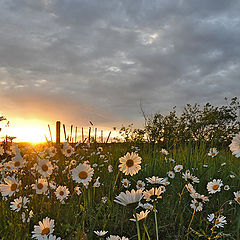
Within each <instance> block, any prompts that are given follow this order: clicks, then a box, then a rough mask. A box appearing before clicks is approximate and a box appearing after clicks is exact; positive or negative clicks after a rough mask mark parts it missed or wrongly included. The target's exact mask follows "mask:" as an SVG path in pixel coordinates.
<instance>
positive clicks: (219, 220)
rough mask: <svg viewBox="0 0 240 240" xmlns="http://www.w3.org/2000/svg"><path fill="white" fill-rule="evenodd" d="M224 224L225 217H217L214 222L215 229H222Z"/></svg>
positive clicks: (225, 221) (225, 222)
mask: <svg viewBox="0 0 240 240" xmlns="http://www.w3.org/2000/svg"><path fill="white" fill-rule="evenodd" d="M224 224H227V220H226V217H224V216H218V217H217V219H216V220H215V227H217V228H220V227H224Z"/></svg>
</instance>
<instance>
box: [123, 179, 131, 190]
mask: <svg viewBox="0 0 240 240" xmlns="http://www.w3.org/2000/svg"><path fill="white" fill-rule="evenodd" d="M122 185H123V187H125V188H128V187H130V185H131V183H130V181H129V180H127V179H126V178H124V179H123V180H122Z"/></svg>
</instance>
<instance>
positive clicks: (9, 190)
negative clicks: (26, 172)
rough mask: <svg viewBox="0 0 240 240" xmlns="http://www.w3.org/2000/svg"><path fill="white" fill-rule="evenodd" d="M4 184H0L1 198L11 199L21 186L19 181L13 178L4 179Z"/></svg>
mask: <svg viewBox="0 0 240 240" xmlns="http://www.w3.org/2000/svg"><path fill="white" fill-rule="evenodd" d="M3 180H4V182H5V183H6V184H0V191H1V193H2V196H4V197H6V196H9V197H11V196H12V195H13V194H14V193H15V192H18V191H19V186H20V185H21V181H20V182H18V180H17V179H15V177H10V176H8V177H6V178H4V179H3Z"/></svg>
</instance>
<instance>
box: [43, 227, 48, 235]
mask: <svg viewBox="0 0 240 240" xmlns="http://www.w3.org/2000/svg"><path fill="white" fill-rule="evenodd" d="M49 233H50V228H48V227H46V228H44V229H43V230H42V231H41V234H42V235H47V234H49Z"/></svg>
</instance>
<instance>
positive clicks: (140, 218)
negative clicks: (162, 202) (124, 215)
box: [129, 210, 150, 222]
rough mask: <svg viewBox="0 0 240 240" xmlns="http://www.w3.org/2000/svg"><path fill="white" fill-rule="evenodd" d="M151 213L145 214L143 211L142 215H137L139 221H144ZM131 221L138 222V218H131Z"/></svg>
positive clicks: (147, 211)
mask: <svg viewBox="0 0 240 240" xmlns="http://www.w3.org/2000/svg"><path fill="white" fill-rule="evenodd" d="M149 212H150V211H149V210H146V211H145V212H144V211H141V212H140V213H137V214H136V215H137V221H141V220H142V219H144V218H146V217H147V215H148V213H149ZM129 220H130V221H133V222H136V216H135V215H133V218H130V219H129Z"/></svg>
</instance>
